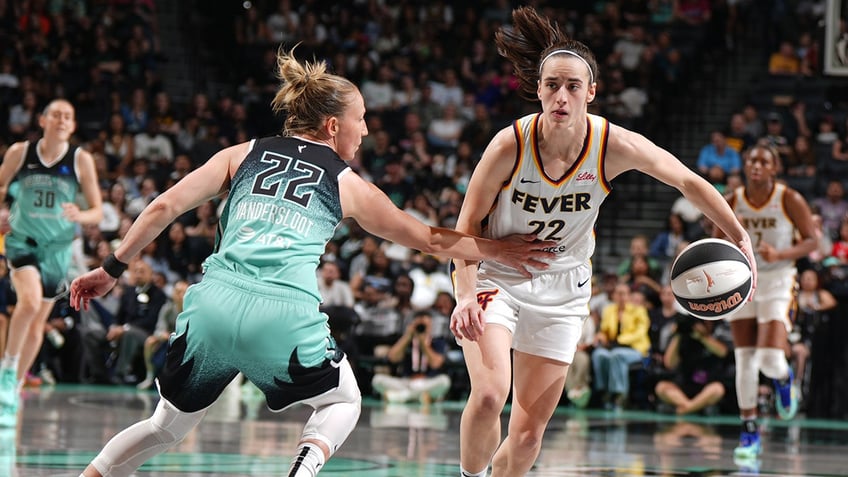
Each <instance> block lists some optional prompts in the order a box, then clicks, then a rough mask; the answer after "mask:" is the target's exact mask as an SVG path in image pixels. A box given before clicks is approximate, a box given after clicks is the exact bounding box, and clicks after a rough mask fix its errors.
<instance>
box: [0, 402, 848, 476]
mask: <svg viewBox="0 0 848 477" xmlns="http://www.w3.org/2000/svg"><path fill="white" fill-rule="evenodd" d="M157 400H158V395H157V394H156V393H154V392H137V391H136V390H135V389H133V388H116V387H96V386H57V387H55V388H42V389H40V390H36V391H31V390H28V391H26V395H25V400H24V405H23V409H22V411H21V412H22V414H21V416H22V418H23V419H22V422H19V426H18V429H14V430H12V429H7V430H0V477H4V476H14V477H47V476H51V477H60V476H61V477H78V476H79V474H80V472H81V470H82V469H83V468H84V467H85V465H86V464H87V463H88V461H89V460H90V459H91V458H93V457H94V456H95V455H96V453H97V452H98V451H99V450H100V448H101V446H102V445H103V443H105V442H106V440H108V439H109V438H110V437H111V436H113V435H114V434H115V433H116V432H118V431H120V430H121V429H123V428H124V427H126V426H128V425H130V424H132V423H134V422H136V421H137V420H139V419H142V418H145V417H147V416H149V415H150V413H151V412H152V409H153V408H154V406H155V405H156V402H157ZM460 411H461V404H460V403H440V404H433V405H430V406H428V407H422V406H421V405H419V404H409V405H392V406H390V407H387V406H386V405H384V404H382V403H379V402H376V401H370V402H369V401H366V403H365V404H364V406H363V413H362V417H361V419H360V421H359V425H358V426H357V428H356V429H355V430H354V432H353V434H352V435H351V436H350V438H349V439H348V440H347V442H346V443H345V444H344V445H343V446H342V448H341V449H340V450H339V452H338V453H337V454H336V456H335V457H334V458H333V459H332V460H330V462H329V463H328V464H327V465H326V467H325V469H324V470H323V471H322V473H321V475H322V476H345V477H366V476H367V477H407V476H415V477H424V476H427V477H435V476H456V475H458V474H459V471H458V459H459V417H460ZM308 414H309V410H308V409H307V408H296V409H291V410H288V411H286V412H284V413H281V414H273V413H271V412H269V411H268V410H267V409H266V408H265V406H264V403H263V402H262V401H261V399H257V398H256V397H255V396H254V395H252V394H250V393H245V395H244V396H242V392H241V390H240V389H239V388H238V387H236V386H231V387H230V388H228V390H227V392H226V393H225V395H224V396H223V398H222V399H221V400H220V401H219V402H218V403H216V404H215V405H214V406H213V408H212V409H211V410H210V412H209V414H208V416H207V417H206V419H205V420H204V421H203V422H202V423H201V424H200V426H198V428H197V429H195V430H194V431H193V432H192V433H191V434H189V436H188V438H187V439H186V440H185V441H183V442H182V443H181V444H179V445H178V446H177V447H175V448H174V449H172V450H171V451H170V452H168V453H166V454H163V455H160V456H158V457H156V458H154V459H152V460H151V461H149V462H148V463H147V464H146V465H145V466H143V467H142V468H141V469H140V470H139V472H138V473H137V475H138V476H146V477H153V476H156V477H161V476H174V477H217V476H282V475H285V472H286V470H287V468H288V464H289V459H290V457H291V456H292V455H293V453H294V450H295V446H296V443H297V440H298V438H299V435H300V431H301V428H302V425H303V422H304V421H305V419H306V417H307V416H308ZM738 426H739V424H738V420H737V418H736V417H734V416H720V417H710V418H707V417H691V418H686V419H679V418H676V417H675V416H668V415H661V414H657V413H649V412H635V411H634V412H631V411H624V412H619V413H615V412H604V411H599V410H583V411H580V410H574V409H567V408H563V409H561V410H558V411H557V413H556V415H555V416H554V418H553V419H552V421H551V423H550V425H549V428H548V432H547V435H546V437H545V443H544V448H543V450H542V454H541V456H540V457H539V460H538V462H537V465H536V467H535V468H534V469H533V471H532V472H531V473H530V474H529V475H531V476H535V477H565V476H704V477H706V476H731V475H769V476H824V475H828V476H830V475H848V423H846V422H837V421H817V420H809V419H803V418H799V419H796V420H794V421H791V422H782V421H778V420H776V419H774V420H767V421H765V426H764V427H765V430H764V435H763V439H764V448H765V450H764V453H763V456H762V457H761V458H760V459H759V460H757V461H750V462H735V461H734V459H733V447H734V446H735V445H736V439H737V438H738Z"/></svg>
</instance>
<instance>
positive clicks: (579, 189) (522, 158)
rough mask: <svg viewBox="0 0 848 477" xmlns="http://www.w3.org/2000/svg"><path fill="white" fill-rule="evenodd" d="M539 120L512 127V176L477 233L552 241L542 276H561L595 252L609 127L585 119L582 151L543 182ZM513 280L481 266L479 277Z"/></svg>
mask: <svg viewBox="0 0 848 477" xmlns="http://www.w3.org/2000/svg"><path fill="white" fill-rule="evenodd" d="M539 118H540V115H539V114H538V113H537V114H531V115H528V116H525V117H523V118H520V119H518V120H516V121H515V122H514V123H513V132H514V133H515V140H516V142H517V144H518V148H517V149H518V152H517V154H516V158H515V165H514V166H513V170H512V175H511V176H510V178H509V179H508V180H507V181H506V182H504V184H503V187H502V188H501V191H500V193H499V194H498V196H497V198H496V200H495V204H494V206H493V208H492V210H491V211H490V212H489V214H488V215H487V216H486V217H485V218H484V220H483V229H482V234H483V236H484V237H487V238H500V237H504V236H506V235H510V234H514V233H522V234H524V233H533V234H536V235H537V236H538V238H539V239H540V240H553V241H555V242H556V245H555V246H554V247H553V248H552V249H553V251H554V252H555V253H556V257H555V258H554V259H553V260H552V261H551V262H550V267H549V268H548V269H547V270H546V271H547V272H554V273H556V272H561V271H563V270H570V269H573V268H575V267H577V266H580V265H584V264H588V263H589V260H590V259H591V257H592V253H594V251H595V234H594V227H595V221H596V220H597V218H598V211H599V209H600V206H601V203H602V202H603V201H604V199H606V197H607V195H609V192H610V185H609V182H608V181H607V179H606V177H605V176H604V156H605V154H606V148H607V138H608V136H609V123H608V122H607V120H606V119H604V118H602V117H600V116H594V115H591V114H590V115H588V117H587V123H588V124H587V127H588V130H587V134H586V139H585V141H584V143H583V149H582V150H581V151H580V155H579V156H578V158H577V160H576V161H575V162H574V164H573V165H572V166H571V167H570V168H569V169H568V171H566V172H565V174H564V175H563V176H562V177H558V178H552V177H549V176H548V175H547V174H546V173H545V171H544V169H543V167H542V157H540V153H539V142H538V129H539ZM487 272H490V273H495V274H498V275H501V276H503V275H508V276H515V277H519V276H520V275H519V274H518V273H517V272H516V271H515V270H514V269H511V268H508V267H505V266H503V265H501V264H499V263H497V262H491V261H485V262H483V263H482V264H481V266H480V273H481V274H486V273H487Z"/></svg>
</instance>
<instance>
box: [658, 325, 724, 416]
mask: <svg viewBox="0 0 848 477" xmlns="http://www.w3.org/2000/svg"><path fill="white" fill-rule="evenodd" d="M731 342H732V338H731V337H730V330H729V328H728V326H727V324H726V323H725V322H724V321H705V320H698V319H696V318H694V317H691V316H683V317H680V318H679V319H678V321H677V330H676V331H675V333H674V335H673V336H672V337H671V341H669V344H668V347H667V348H666V350H665V354H664V356H663V363H664V364H665V367H666V368H667V369H668V370H670V371H671V372H672V373H674V374H673V377H672V378H671V379H668V380H663V381H660V382H659V383H657V386H656V388H655V392H656V395H657V398H659V399H660V401H662V402H663V403H665V404H666V405H670V406H672V407H673V409H674V412H675V413H676V414H678V415H683V414H691V413H695V412H699V411H702V410H705V412H707V413H708V414H709V413H711V411H712V410H714V409H715V405H717V404H718V403H719V401H721V399H722V398H723V397H724V395H725V387H724V384H723V383H722V380H723V379H725V378H728V376H725V374H724V373H725V370H726V369H727V368H728V364H729V363H728V361H727V359H726V358H727V356H728V353H729V352H730V349H731Z"/></svg>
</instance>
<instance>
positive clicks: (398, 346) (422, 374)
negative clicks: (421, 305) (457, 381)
mask: <svg viewBox="0 0 848 477" xmlns="http://www.w3.org/2000/svg"><path fill="white" fill-rule="evenodd" d="M432 325H433V318H432V316H431V314H430V312H429V311H419V312H417V313H415V315H414V316H413V318H412V321H410V323H409V324H408V325H407V326H406V330H405V331H404V333H403V335H401V337H400V338H399V339H398V340H397V341H396V342H395V343H394V344H393V345H392V347H391V348H390V349H389V352H388V354H387V355H386V359H387V360H388V362H389V363H390V364H392V365H393V366H392V368H393V370H394V373H393V374H392V375H388V374H376V375H374V378H373V380H372V381H371V386H372V387H373V388H374V390H376V391H377V392H379V393H380V395H381V397H382V398H383V399H384V400H385V401H388V402H390V403H403V402H408V401H414V400H419V401H421V402H422V403H429V402H431V401H438V400H440V399H442V398H444V396H445V394H447V392H448V390H449V389H450V385H451V381H450V378H449V377H448V375H447V374H446V373H445V372H443V371H442V367H443V366H444V364H445V353H446V351H447V342H446V341H445V340H444V338H440V337H434V336H433V335H432Z"/></svg>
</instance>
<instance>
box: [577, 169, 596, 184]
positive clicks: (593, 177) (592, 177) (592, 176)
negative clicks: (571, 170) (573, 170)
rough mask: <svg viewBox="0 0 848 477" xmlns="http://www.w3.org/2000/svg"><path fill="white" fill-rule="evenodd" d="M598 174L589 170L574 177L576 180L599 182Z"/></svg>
mask: <svg viewBox="0 0 848 477" xmlns="http://www.w3.org/2000/svg"><path fill="white" fill-rule="evenodd" d="M597 180H598V176H596V175H595V174H592V173H591V172H589V171H583V172H581V173H580V174H577V177H575V178H574V182H592V183H594V182H597Z"/></svg>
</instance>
